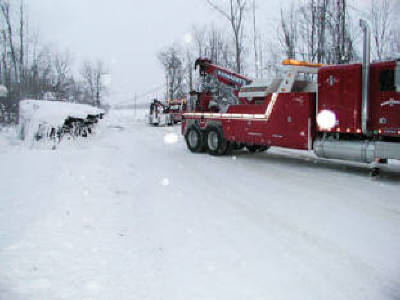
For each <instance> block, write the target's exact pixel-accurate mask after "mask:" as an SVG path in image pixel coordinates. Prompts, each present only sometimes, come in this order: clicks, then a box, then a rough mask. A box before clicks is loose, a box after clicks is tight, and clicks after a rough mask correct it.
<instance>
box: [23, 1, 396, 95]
mask: <svg viewBox="0 0 400 300" xmlns="http://www.w3.org/2000/svg"><path fill="white" fill-rule="evenodd" d="M218 1H225V0H218ZM367 1H368V0H359V1H356V0H354V1H352V2H355V3H356V4H359V5H356V6H357V7H360V6H363V5H365V3H367ZM393 1H398V0H393ZM26 3H27V4H28V9H29V19H30V23H31V24H32V25H34V27H37V30H38V31H39V33H40V38H41V41H42V42H44V43H46V44H52V45H53V46H55V47H56V48H58V49H60V50H63V49H69V50H70V51H71V53H73V54H74V58H75V68H76V69H78V67H79V64H80V62H81V61H82V60H84V59H85V58H90V59H96V58H102V59H103V60H104V61H105V62H106V64H107V65H108V66H109V68H110V71H111V75H112V90H113V92H114V93H116V92H118V93H120V94H123V95H124V97H126V95H129V94H130V95H133V94H134V93H135V92H136V93H138V94H142V93H144V92H146V91H148V90H151V89H152V88H154V87H156V86H160V85H162V84H163V82H164V74H163V70H162V69H161V67H160V64H159V62H158V61H157V53H158V52H159V51H160V50H161V49H162V48H164V47H166V46H168V45H170V44H172V43H173V42H175V41H176V42H180V43H183V39H184V36H185V34H187V33H189V32H190V31H191V29H192V25H196V24H197V25H201V24H211V23H216V24H226V21H225V20H222V19H221V17H220V16H219V15H218V14H217V13H216V12H214V11H213V10H212V9H211V8H210V7H209V6H208V5H207V4H206V1H205V0H168V1H164V0H29V1H26ZM290 3H292V1H289V0H257V6H258V11H257V20H258V21H257V22H258V24H259V30H260V31H261V32H263V33H264V34H266V33H267V32H272V33H273V34H274V33H275V31H276V26H277V21H278V20H279V10H280V7H281V5H286V6H287V5H290ZM227 34H230V31H229V30H227Z"/></svg>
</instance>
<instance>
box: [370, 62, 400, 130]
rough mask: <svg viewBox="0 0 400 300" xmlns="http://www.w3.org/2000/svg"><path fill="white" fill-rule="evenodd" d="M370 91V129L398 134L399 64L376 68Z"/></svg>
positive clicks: (399, 106) (399, 122)
mask: <svg viewBox="0 0 400 300" xmlns="http://www.w3.org/2000/svg"><path fill="white" fill-rule="evenodd" d="M373 73H374V74H373V76H372V80H373V81H372V82H371V92H370V103H371V109H370V129H371V130H372V131H374V133H375V134H377V133H379V134H382V135H389V136H398V133H399V130H400V64H399V63H397V64H396V65H395V66H394V67H393V66H384V67H382V68H376V69H375V71H374V72H373Z"/></svg>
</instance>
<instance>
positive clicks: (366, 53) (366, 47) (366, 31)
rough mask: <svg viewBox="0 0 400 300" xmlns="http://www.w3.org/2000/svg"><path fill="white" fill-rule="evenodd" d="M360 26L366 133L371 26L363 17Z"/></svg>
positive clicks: (366, 131) (363, 127)
mask: <svg viewBox="0 0 400 300" xmlns="http://www.w3.org/2000/svg"><path fill="white" fill-rule="evenodd" d="M360 26H361V28H362V30H363V35H364V38H363V40H364V42H363V66H362V104H361V129H362V133H363V134H364V135H367V134H368V130H367V123H368V113H369V108H368V98H369V97H368V93H369V77H370V76H369V69H370V65H371V27H370V26H369V24H368V23H367V21H365V20H363V19H361V20H360Z"/></svg>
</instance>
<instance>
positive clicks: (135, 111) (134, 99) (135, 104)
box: [134, 93, 137, 117]
mask: <svg viewBox="0 0 400 300" xmlns="http://www.w3.org/2000/svg"><path fill="white" fill-rule="evenodd" d="M136 100H137V98H136V93H135V96H134V102H135V117H136Z"/></svg>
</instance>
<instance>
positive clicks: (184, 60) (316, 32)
mask: <svg viewBox="0 0 400 300" xmlns="http://www.w3.org/2000/svg"><path fill="white" fill-rule="evenodd" d="M203 1H204V5H208V6H209V8H210V9H211V10H214V11H215V12H217V13H218V14H219V15H220V16H221V17H222V19H223V20H225V22H224V24H225V25H222V26H221V25H220V26H216V25H213V24H206V25H204V26H203V27H198V26H193V28H192V31H191V34H190V36H191V37H192V41H191V43H188V44H186V45H181V44H179V43H173V44H171V45H170V46H168V47H166V48H164V49H162V50H161V51H160V52H159V54H158V59H159V61H160V64H161V66H162V67H163V69H164V71H165V77H166V82H167V92H166V97H167V98H181V97H183V96H184V95H186V94H187V93H188V92H189V91H190V90H193V89H198V86H199V84H200V83H199V78H198V77H197V74H195V73H194V70H193V66H194V61H195V59H196V58H198V57H208V58H210V59H211V60H212V61H213V62H214V63H216V64H218V65H220V66H222V67H226V68H228V69H231V70H234V71H236V72H237V73H241V74H244V75H247V76H251V77H253V78H268V77H271V76H279V73H280V71H281V68H280V62H281V61H282V60H283V59H285V58H290V59H298V60H305V61H308V62H314V63H323V64H347V63H352V62H357V61H360V59H361V57H360V56H361V53H360V49H361V48H360V47H359V45H360V44H361V38H360V36H361V31H360V28H359V23H358V22H359V18H360V16H361V17H363V18H365V19H367V20H368V21H369V23H370V24H371V29H372V41H373V43H372V44H373V45H372V56H373V59H374V60H384V59H393V58H396V57H397V58H399V57H400V26H399V24H398V23H397V24H396V21H397V20H395V16H396V11H397V12H400V4H396V3H395V2H394V1H391V0H369V5H368V7H366V8H363V9H360V8H355V7H353V6H351V4H350V3H349V1H346V0H303V1H295V2H293V3H292V5H290V7H289V8H286V9H281V12H280V19H279V21H277V22H276V24H275V26H276V34H275V36H273V37H272V38H266V37H265V36H267V34H270V31H269V32H268V33H265V34H264V33H263V32H262V31H261V30H259V29H258V28H257V17H256V15H257V14H256V12H257V0H227V1H222V3H221V1H216V0H203ZM227 33H228V34H227Z"/></svg>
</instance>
